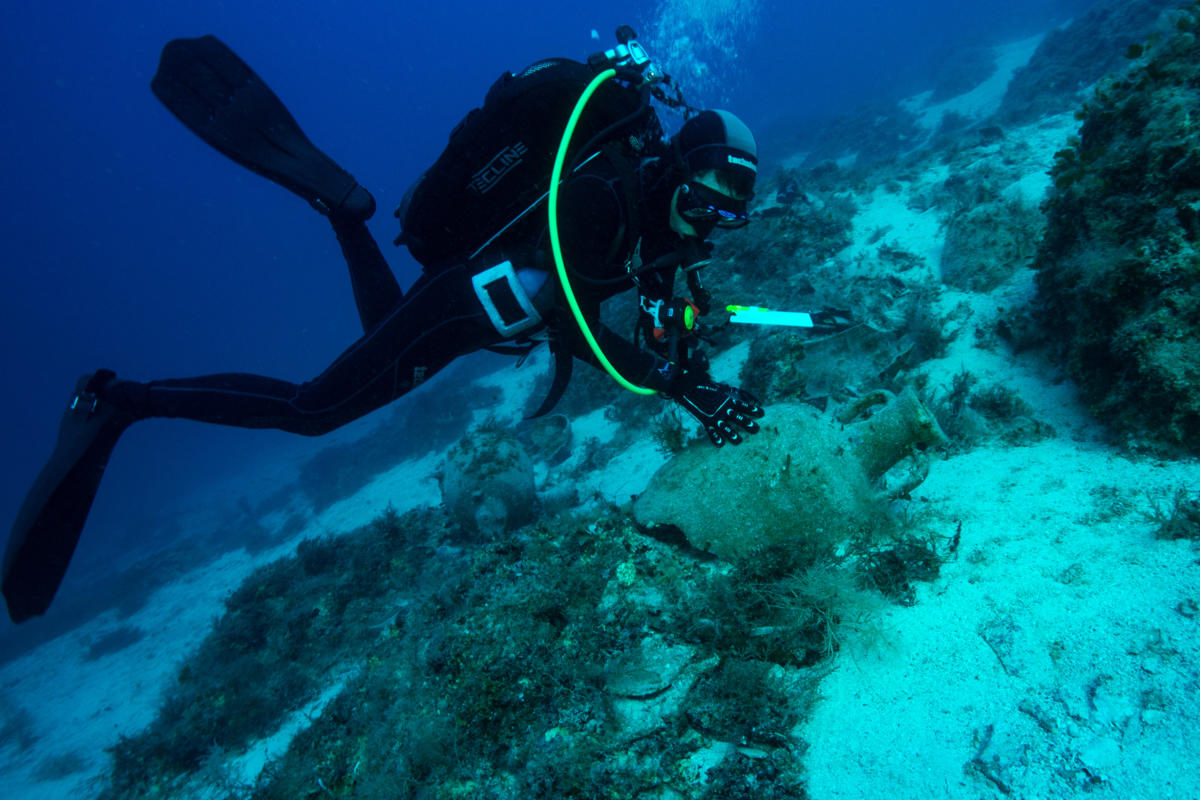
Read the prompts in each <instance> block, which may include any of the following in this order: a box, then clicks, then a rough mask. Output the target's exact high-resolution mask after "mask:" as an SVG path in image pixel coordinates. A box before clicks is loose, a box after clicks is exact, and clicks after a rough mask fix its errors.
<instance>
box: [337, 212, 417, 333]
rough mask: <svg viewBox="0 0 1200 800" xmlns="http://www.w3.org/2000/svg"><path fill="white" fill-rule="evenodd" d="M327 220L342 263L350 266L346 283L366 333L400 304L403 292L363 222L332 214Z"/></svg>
mask: <svg viewBox="0 0 1200 800" xmlns="http://www.w3.org/2000/svg"><path fill="white" fill-rule="evenodd" d="M331 222H332V223H333V232H334V233H335V234H337V240H338V244H340V245H341V246H342V255H343V256H345V258H346V266H347V267H349V268H350V286H351V287H352V288H353V289H354V303H355V305H356V306H357V307H358V318H359V320H361V321H362V327H363V333H370V332H371V330H372V329H373V328H375V326H376V325H378V324H379V323H380V322H382V321H383V320H384V319H386V318H387V316H388V315H389V314H390V313H391V312H392V311H394V310H395V308H396V307H397V306H398V305H400V303H401V302H402V301H403V300H404V292H403V291H401V289H400V284H399V283H397V282H396V276H395V275H394V274H392V268H391V267H389V266H388V263H387V260H386V259H384V257H383V253H381V252H379V245H378V244H376V242H375V237H373V236H372V235H371V232H370V231H369V230H367V226H366V223H364V222H362V221H360V220H355V219H350V220H341V219H338V218H336V217H333V218H331Z"/></svg>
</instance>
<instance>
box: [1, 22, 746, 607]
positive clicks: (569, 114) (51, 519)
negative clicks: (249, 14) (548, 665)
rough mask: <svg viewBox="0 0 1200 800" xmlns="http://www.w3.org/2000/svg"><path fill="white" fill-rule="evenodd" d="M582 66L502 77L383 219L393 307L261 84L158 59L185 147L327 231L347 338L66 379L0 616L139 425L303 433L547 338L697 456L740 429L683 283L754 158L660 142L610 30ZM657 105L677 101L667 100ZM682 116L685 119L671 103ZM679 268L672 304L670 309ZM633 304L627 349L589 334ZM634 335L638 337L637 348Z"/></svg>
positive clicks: (13, 553) (236, 66) (361, 197)
mask: <svg viewBox="0 0 1200 800" xmlns="http://www.w3.org/2000/svg"><path fill="white" fill-rule="evenodd" d="M618 40H619V41H620V46H619V47H617V48H614V49H613V50H609V51H605V52H604V53H600V54H597V55H596V56H593V57H592V58H591V59H589V62H588V63H587V64H583V63H580V62H575V61H570V60H567V59H551V60H549V61H543V62H538V63H537V64H534V65H533V66H531V67H529V68H527V69H526V70H524V71H523V72H522V73H518V74H512V73H505V74H504V75H503V76H502V77H501V78H500V80H498V81H497V82H496V84H495V85H493V87H492V88H491V90H490V91H489V92H488V95H487V99H486V100H485V102H484V104H483V106H482V107H481V108H478V109H475V110H473V111H472V112H471V113H470V114H468V115H467V117H466V118H465V119H464V120H463V121H462V122H461V123H460V124H459V125H458V127H456V128H455V130H454V132H453V133H452V134H451V137H450V141H449V144H448V146H447V148H446V151H445V152H444V153H443V154H442V156H441V157H440V158H439V159H438V161H437V162H436V163H435V164H434V165H433V166H432V167H431V168H430V169H429V170H427V171H426V173H425V174H424V175H423V176H422V177H421V178H420V179H418V181H417V182H416V183H415V184H414V186H413V187H412V188H411V189H410V190H409V192H408V194H407V195H406V197H405V200H404V203H403V204H402V205H401V207H400V209H398V210H397V212H396V214H397V216H398V217H399V218H400V220H401V225H402V233H401V235H400V236H399V237H398V238H397V244H405V245H407V246H408V247H409V249H410V251H411V252H412V254H413V256H414V257H415V258H416V259H417V261H419V262H420V263H421V264H422V267H423V270H422V274H421V277H420V278H419V279H418V280H417V281H416V283H415V284H414V285H413V286H412V287H411V288H409V290H408V291H407V292H403V291H402V290H401V288H400V286H399V284H398V283H397V281H396V278H395V276H394V275H393V274H392V271H391V269H390V268H389V266H388V264H387V262H386V260H385V259H384V257H383V255H382V253H381V252H380V249H379V247H378V245H377V244H376V242H375V240H374V238H373V237H372V236H371V233H370V232H369V231H368V229H367V226H366V224H365V223H366V220H367V219H369V218H370V217H371V216H372V214H373V213H374V211H375V201H374V199H373V197H372V196H371V194H370V193H369V192H368V191H367V190H366V189H364V188H363V187H362V186H360V185H359V184H358V182H357V181H356V180H355V179H354V178H353V176H351V175H350V174H349V173H347V172H346V171H345V170H344V169H342V168H341V167H340V166H339V165H338V164H336V163H335V162H334V161H333V160H332V159H330V158H329V157H328V156H327V155H325V154H324V153H323V152H322V151H321V150H319V149H318V148H317V147H316V146H315V145H313V144H312V142H310V141H309V140H308V138H307V137H306V136H305V135H304V133H303V132H302V130H301V129H300V127H299V125H298V124H297V123H296V121H295V119H293V117H292V116H291V114H290V113H289V112H288V110H287V108H286V107H285V106H284V105H283V103H282V102H280V100H279V99H278V98H277V97H276V96H275V95H274V94H273V93H272V92H271V90H270V89H269V88H268V87H267V85H266V84H265V83H264V82H263V81H262V80H261V79H260V78H259V77H258V76H257V75H256V74H255V73H254V72H253V70H251V69H250V67H249V66H247V65H246V64H245V63H244V62H243V61H242V60H241V59H240V58H239V57H238V56H237V55H236V54H235V53H234V52H233V51H232V50H230V49H229V48H228V47H226V46H225V45H224V44H223V43H221V42H220V41H219V40H218V39H216V38H215V37H213V36H204V37H200V38H197V39H177V40H174V41H172V42H170V43H168V44H167V45H166V47H165V48H164V49H163V53H162V58H161V61H160V64H159V68H158V71H157V73H156V75H155V76H154V79H153V80H152V82H151V88H152V90H153V91H154V93H155V95H156V96H157V97H158V98H159V100H161V101H162V102H163V103H164V105H166V107H167V108H168V109H169V110H170V111H171V112H172V113H173V114H175V115H176V116H177V117H178V118H179V119H180V121H181V122H183V123H184V125H185V126H187V127H188V128H189V129H190V130H192V132H193V133H195V134H196V135H198V136H200V137H201V138H202V139H204V140H205V141H206V142H208V143H209V144H210V145H212V146H213V147H214V148H216V149H217V150H218V151H220V152H221V153H223V154H224V155H226V156H227V157H229V158H231V159H233V160H234V161H236V162H237V163H239V164H241V165H242V166H244V167H246V168H248V169H250V170H252V171H254V172H256V173H257V174H259V175H262V176H263V177H265V178H268V179H269V180H272V181H274V182H275V183H277V184H279V185H281V186H283V187H284V188H286V189H288V190H290V191H291V192H293V193H295V194H297V195H299V196H300V197H301V198H303V199H304V200H306V201H308V202H309V203H310V204H311V205H312V206H313V207H314V208H315V209H316V210H317V211H319V212H320V213H321V214H322V215H324V216H325V217H326V218H327V219H328V221H329V222H330V224H331V225H332V227H333V230H334V233H335V235H336V236H337V240H338V242H339V244H340V246H341V250H342V253H343V255H344V257H345V260H346V263H347V265H348V267H349V271H350V282H351V286H352V289H353V294H354V299H355V303H356V305H357V309H358V313H359V317H360V320H361V322H362V328H363V335H362V337H361V338H360V339H358V341H356V342H354V343H353V344H352V345H350V347H349V348H347V349H346V351H345V352H343V353H342V354H341V355H340V356H339V357H338V358H337V359H336V360H335V361H334V362H333V363H332V364H331V365H329V367H328V368H326V369H325V370H324V371H323V372H322V373H321V374H320V375H317V376H316V377H315V378H313V379H312V380H309V381H307V382H304V383H292V382H290V381H285V380H279V379H275V378H268V377H263V376H259V375H250V374H242V373H228V374H218V375H207V376H201V377H194V378H172V379H167V380H152V381H148V382H140V381H135V380H130V379H126V378H123V377H118V376H117V375H116V374H115V373H114V372H113V371H111V370H107V369H102V370H99V371H97V372H95V373H93V374H90V375H85V376H84V377H82V378H81V379H80V380H79V381H78V383H77V385H76V387H75V391H74V393H73V394H72V396H71V399H70V402H69V405H68V408H67V409H66V411H65V412H64V414H63V418H62V422H61V423H60V428H59V434H58V440H57V444H56V447H55V450H54V452H53V454H52V455H51V457H50V459H49V461H48V462H47V464H46V465H45V467H44V468H43V470H42V471H41V473H40V474H39V475H38V477H37V479H36V480H35V482H34V484H33V487H32V488H31V489H30V491H29V494H28V495H27V497H26V499H25V501H24V503H23V505H22V507H21V509H20V512H19V513H18V516H17V520H16V522H15V524H14V526H13V530H12V534H11V536H10V539H9V542H8V546H7V550H6V552H5V556H4V565H3V567H4V575H3V592H4V596H5V599H6V601H7V604H8V612H9V616H10V617H11V618H12V619H13V621H14V622H22V621H24V620H27V619H29V618H31V617H33V616H37V615H40V614H42V613H44V612H45V611H46V609H47V608H48V607H49V605H50V602H51V600H52V599H53V597H54V594H55V593H56V591H57V589H58V587H59V585H60V583H61V581H62V578H63V575H64V574H65V572H66V569H67V566H68V564H69V562H70V558H71V556H72V554H73V552H74V550H75V546H76V544H77V543H78V539H79V535H80V532H81V531H82V529H83V526H84V523H85V521H86V518H87V514H88V511H89V509H90V508H91V504H92V500H93V498H94V497H95V494H96V491H97V489H98V487H99V483H100V479H101V477H102V475H103V472H104V469H105V466H106V465H107V462H108V460H109V456H110V454H111V453H112V450H113V448H114V447H115V445H116V443H117V440H118V439H119V437H120V436H121V434H122V432H123V431H125V429H126V428H128V426H129V425H131V424H133V423H134V422H136V421H138V420H143V419H149V418H168V417H169V418H181V419H190V420H197V421H202V422H211V423H216V424H220V425H231V426H237V427H244V428H276V429H279V430H284V431H290V432H293V433H299V434H303V435H306V436H318V435H321V434H324V433H327V432H329V431H332V430H334V429H336V428H338V427H340V426H342V425H345V424H346V423H348V422H350V421H352V420H355V419H358V418H359V417H361V416H363V415H365V414H367V413H369V412H371V411H374V410H376V409H378V408H380V407H381V406H384V405H386V404H388V403H390V402H392V401H393V400H395V399H397V398H399V397H402V396H403V395H405V394H406V393H408V392H409V391H411V390H412V389H413V388H415V387H416V386H417V385H419V384H420V383H421V382H422V381H423V380H426V379H428V378H429V377H431V376H432V375H434V374H435V373H436V372H438V371H439V370H440V369H442V368H443V367H445V366H447V365H448V364H449V363H450V362H452V361H453V360H455V359H456V358H458V357H459V356H462V355H465V354H467V353H470V352H473V351H475V350H479V349H483V348H489V349H496V350H499V351H501V352H526V351H527V350H528V348H530V347H532V346H533V345H534V344H535V343H537V342H538V341H540V340H548V341H549V343H550V347H551V351H552V353H553V354H554V362H555V377H554V380H553V382H552V387H551V390H550V396H549V397H547V399H546V402H544V403H543V404H542V407H541V408H540V409H539V410H538V412H536V413H535V416H536V415H537V414H541V413H545V412H546V411H548V410H549V408H550V407H551V406H552V405H553V403H554V401H555V400H556V399H557V397H558V396H559V395H561V393H562V391H563V389H564V388H565V385H566V382H567V380H568V378H569V375H570V368H571V364H572V363H573V360H574V359H580V360H582V361H585V362H587V363H589V364H592V365H593V366H596V367H599V368H601V369H604V370H605V371H607V372H609V374H611V375H612V376H613V377H614V379H616V380H617V381H618V382H619V383H621V384H622V385H623V386H625V387H626V388H629V389H631V390H633V391H636V392H638V393H639V394H646V395H659V396H662V397H666V398H670V399H671V400H673V401H675V402H676V403H678V404H679V405H680V406H681V407H682V408H684V409H685V410H686V411H687V412H688V413H690V414H691V415H692V416H693V417H695V418H696V419H697V420H698V421H699V422H700V423H701V425H702V426H703V427H704V430H705V431H706V432H707V434H708V436H709V438H710V439H711V441H712V442H713V444H715V445H717V446H721V445H723V444H725V443H730V444H734V445H736V444H739V443H740V442H741V441H742V437H743V434H747V433H750V434H752V433H756V432H757V431H758V430H759V428H758V425H757V423H756V422H755V420H756V419H759V418H761V417H762V416H763V409H762V407H761V405H760V403H759V402H758V400H757V399H755V398H754V397H753V396H752V395H750V394H749V393H748V392H745V391H743V390H741V389H738V388H736V387H732V386H728V385H726V384H722V383H718V382H715V381H714V380H713V379H712V378H711V377H710V376H709V372H708V365H707V360H706V358H705V357H704V355H703V353H702V352H701V351H700V350H699V349H698V347H697V346H696V340H697V338H698V337H697V336H696V332H697V327H698V324H697V323H696V319H695V318H696V316H698V315H700V314H704V313H706V312H708V311H709V308H710V304H711V295H710V294H709V292H708V291H707V290H706V289H705V288H704V287H703V285H702V283H701V280H700V268H702V267H703V266H704V265H705V264H707V263H708V260H709V253H710V250H711V247H712V246H711V244H709V243H707V242H706V239H707V238H708V237H709V235H710V234H711V233H712V232H713V230H714V229H715V228H738V227H742V226H744V225H745V224H746V223H747V221H748V218H747V203H748V201H749V200H750V198H751V197H752V195H753V191H754V183H755V178H756V175H757V163H758V159H757V148H756V144H755V140H754V137H753V135H752V134H751V132H750V130H749V129H748V128H747V127H746V125H745V124H744V123H743V122H742V121H741V120H740V119H738V118H737V117H736V116H734V115H733V114H731V113H729V112H726V111H712V110H709V111H703V112H699V113H693V115H692V116H690V117H689V118H688V119H686V121H685V122H684V124H683V125H682V126H681V128H680V130H679V131H678V132H677V133H676V134H675V135H674V136H672V137H670V138H669V139H668V138H667V137H666V136H665V135H664V134H663V131H662V128H661V127H660V125H659V122H658V119H657V116H656V114H655V112H654V110H653V108H652V107H651V105H650V97H651V96H653V97H656V98H658V99H659V100H669V99H670V98H667V97H666V95H665V93H664V92H663V91H662V84H665V83H669V80H667V79H665V76H664V75H662V73H660V72H659V71H658V70H657V68H656V67H655V65H653V63H652V62H651V61H650V60H649V58H648V56H646V53H645V50H644V49H643V48H642V47H641V46H640V45H639V44H638V43H637V42H636V39H635V38H634V37H633V32H632V31H631V30H630V29H628V28H622V29H621V30H619V31H618ZM676 98H677V99H676V102H677V103H678V104H681V105H682V98H681V97H679V96H678V90H676ZM688 110H689V111H691V112H694V111H695V110H694V109H688ZM679 271H682V272H683V273H684V276H685V280H686V284H687V289H688V292H689V296H688V297H687V298H677V297H676V296H675V276H676V273H677V272H679ZM634 288H636V289H637V296H638V303H639V307H640V311H639V315H638V316H639V320H638V329H637V330H636V331H635V333H634V340H632V341H631V340H630V339H629V338H627V337H624V336H621V335H618V334H617V333H615V332H613V331H612V330H610V329H609V328H608V327H606V326H605V325H603V324H602V323H601V322H600V320H599V312H600V305H601V303H602V302H603V301H605V300H607V299H609V298H611V297H613V296H615V295H617V294H620V293H624V292H626V291H627V290H629V289H634ZM639 340H640V341H639Z"/></svg>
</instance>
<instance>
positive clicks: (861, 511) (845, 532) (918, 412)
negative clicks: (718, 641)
mask: <svg viewBox="0 0 1200 800" xmlns="http://www.w3.org/2000/svg"><path fill="white" fill-rule="evenodd" d="M868 413H869V416H867V414H868ZM859 417H865V418H864V419H860V420H859V421H857V422H851V421H852V420H854V419H856V418H859ZM839 422H840V423H842V424H839ZM944 441H945V437H944V435H943V434H942V432H941V429H940V428H939V427H938V424H937V421H936V420H935V419H934V416H933V414H931V413H930V412H929V410H928V409H926V408H925V407H924V406H923V405H922V404H921V402H920V401H919V400H918V399H917V397H916V395H915V394H913V393H912V391H911V390H906V391H905V392H903V393H902V394H901V395H900V396H899V397H894V396H892V395H891V394H890V393H889V392H882V391H881V392H872V393H871V394H869V395H867V396H865V397H863V398H861V399H860V400H859V401H857V402H856V403H854V404H852V405H850V406H849V407H848V408H846V409H845V410H844V412H843V413H842V414H840V415H839V417H838V419H831V418H829V417H826V416H823V415H821V413H820V412H818V411H817V410H816V409H815V408H812V407H811V406H806V405H791V404H779V405H773V406H771V407H770V408H769V409H768V411H767V417H766V418H765V419H764V420H763V423H762V432H761V433H759V434H758V435H757V436H752V437H749V438H748V439H747V441H746V443H744V444H742V445H741V446H739V447H724V448H721V449H719V450H718V449H716V448H711V447H693V448H689V449H688V450H685V451H684V452H682V453H680V454H679V455H678V456H676V457H675V458H673V459H672V460H671V461H669V462H667V463H666V464H665V465H664V466H663V467H662V468H661V469H660V470H659V471H658V472H657V473H656V474H655V475H654V477H653V478H652V479H651V481H650V486H649V488H647V490H646V491H645V492H644V493H643V494H642V495H641V496H640V497H639V498H638V499H637V501H636V502H635V503H634V506H633V511H634V516H635V518H636V519H637V521H638V523H639V524H640V525H643V526H646V527H652V526H657V525H670V526H674V527H676V528H678V529H679V530H680V531H682V533H683V534H684V536H686V537H687V539H688V541H689V542H690V543H691V544H692V545H694V546H695V547H698V548H701V549H703V550H707V551H709V552H711V553H713V554H714V555H716V556H718V557H720V558H723V559H728V560H733V559H737V558H739V557H741V556H744V555H746V554H748V553H750V552H753V551H754V550H755V549H757V548H760V547H764V546H767V545H771V544H776V543H779V542H784V541H788V540H798V539H806V538H813V537H818V538H820V539H821V540H823V541H837V540H839V539H842V538H845V537H848V536H851V535H853V534H856V533H859V532H862V531H864V530H870V529H872V528H873V527H875V525H876V523H878V521H879V519H880V517H881V516H882V515H883V514H884V513H885V510H886V500H887V496H888V492H887V491H885V490H883V489H882V483H881V479H883V478H884V476H885V475H886V474H887V473H888V471H889V470H891V469H892V467H894V466H896V465H897V464H898V463H899V462H901V461H902V460H904V459H905V458H906V457H907V456H909V455H910V454H912V453H914V452H915V451H922V450H924V449H925V448H927V447H929V446H932V445H937V444H940V443H942V442H944ZM923 477H924V473H923V472H921V471H918V472H917V474H915V475H914V476H913V477H912V478H910V479H908V480H906V481H905V485H904V486H901V487H897V489H896V490H895V491H896V492H897V493H903V492H906V491H909V490H911V489H912V488H914V487H915V486H916V484H918V483H920V481H921V479H922V478H923Z"/></svg>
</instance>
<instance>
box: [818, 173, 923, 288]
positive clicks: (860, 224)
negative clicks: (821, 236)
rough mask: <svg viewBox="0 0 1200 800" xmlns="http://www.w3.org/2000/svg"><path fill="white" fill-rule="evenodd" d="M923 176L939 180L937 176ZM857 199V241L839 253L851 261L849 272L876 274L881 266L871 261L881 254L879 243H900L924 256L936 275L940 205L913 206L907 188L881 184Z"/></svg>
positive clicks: (850, 273) (851, 273) (854, 235)
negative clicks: (893, 187) (872, 263)
mask: <svg viewBox="0 0 1200 800" xmlns="http://www.w3.org/2000/svg"><path fill="white" fill-rule="evenodd" d="M933 169H935V170H936V169H941V168H940V167H935V168H933ZM922 180H923V181H929V180H936V176H925V177H923V178H922ZM943 180H944V179H943ZM857 200H858V202H859V209H858V213H857V214H856V215H855V217H854V228H853V231H852V233H851V236H852V237H853V240H854V241H853V242H852V243H851V244H850V245H849V246H847V247H846V248H845V249H843V250H842V251H841V252H840V253H839V254H838V256H837V257H838V258H839V259H840V260H843V261H846V262H848V263H849V265H850V269H849V276H853V275H857V274H874V273H875V272H877V270H876V269H875V268H874V267H873V266H872V265H871V264H870V262H871V260H872V259H874V258H875V257H876V256H877V255H878V252H879V247H880V246H881V245H882V246H887V245H893V246H894V245H899V246H900V247H902V248H903V249H904V250H907V251H908V252H910V253H913V254H914V255H917V256H920V257H921V258H923V259H924V260H925V264H926V266H927V268H928V269H929V270H930V277H936V275H937V273H936V270H937V267H938V265H939V264H940V263H941V261H942V235H941V234H942V219H941V215H940V213H939V211H938V209H937V208H936V207H934V208H928V209H925V210H923V211H922V210H919V209H916V208H913V207H912V206H911V205H910V204H909V199H908V193H907V192H904V191H902V192H895V191H892V190H890V189H889V188H888V187H886V186H877V187H875V189H874V191H873V192H871V194H870V195H868V196H866V197H859V198H857Z"/></svg>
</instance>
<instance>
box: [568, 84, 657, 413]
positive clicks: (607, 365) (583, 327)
mask: <svg viewBox="0 0 1200 800" xmlns="http://www.w3.org/2000/svg"><path fill="white" fill-rule="evenodd" d="M616 74H617V71H616V70H615V69H606V70H605V71H604V72H601V73H600V74H599V75H597V76H596V77H595V78H593V79H592V82H591V83H589V84H588V85H587V88H586V89H584V90H583V94H581V95H580V96H579V102H577V103H576V104H575V110H574V111H572V112H571V118H570V119H568V120H567V129H566V130H565V131H564V132H563V138H562V143H561V144H559V146H558V155H557V156H556V157H555V159H554V171H553V172H552V173H551V174H550V200H549V205H550V250H551V251H552V252H553V253H554V266H555V267H557V268H558V282H559V283H560V284H562V288H563V294H565V295H566V296H567V305H569V306H570V307H571V313H572V314H574V315H575V321H576V322H577V323H578V324H579V330H580V331H582V333H583V338H584V339H586V340H587V343H588V347H590V348H592V353H594V354H595V356H596V360H597V361H599V362H600V366H602V367H604V371H605V372H607V373H608V374H609V375H611V376H612V378H613V380H615V381H616V382H617V383H619V384H621V385H622V386H624V387H625V388H626V389H628V390H629V391H631V392H634V393H635V394H643V395H652V394H658V392H656V391H654V390H653V389H647V388H645V387H644V386H638V385H637V384H634V383H630V382H629V381H627V380H626V379H625V377H624V376H623V375H621V373H619V372H617V369H616V367H614V366H613V365H612V362H610V361H609V360H608V357H607V356H605V355H604V351H603V350H601V349H600V345H599V343H597V342H596V337H595V336H592V332H591V330H589V329H588V324H587V320H585V319H584V318H583V312H582V311H581V310H580V309H579V303H578V302H577V301H576V300H575V292H574V290H572V289H571V281H570V279H569V278H568V277H567V265H566V264H565V263H564V262H563V255H562V245H561V244H560V243H559V239H558V181H559V179H560V178H561V177H562V171H563V165H564V164H565V163H566V160H567V148H568V146H570V144H571V135H572V134H573V133H574V132H575V126H576V125H577V124H578V123H579V117H580V115H581V114H583V109H584V107H585V106H587V103H588V100H590V99H591V97H592V94H593V93H594V92H595V91H596V88H597V87H599V86H600V84H602V83H604V82H605V81H606V80H608V79H609V78H611V77H613V76H615V75H616Z"/></svg>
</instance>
